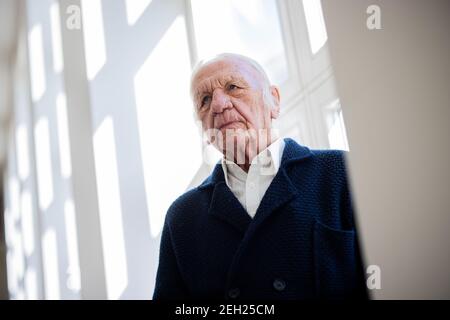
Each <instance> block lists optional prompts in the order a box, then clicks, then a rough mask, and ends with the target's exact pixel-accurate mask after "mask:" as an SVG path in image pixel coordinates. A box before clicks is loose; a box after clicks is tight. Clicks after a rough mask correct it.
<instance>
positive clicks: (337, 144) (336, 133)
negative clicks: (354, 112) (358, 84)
mask: <svg viewBox="0 0 450 320" xmlns="http://www.w3.org/2000/svg"><path fill="white" fill-rule="evenodd" d="M326 121H327V127H328V141H329V144H330V148H332V149H339V150H346V151H348V150H349V147H348V141H347V133H346V130H345V124H344V117H343V115H342V109H341V105H340V104H339V100H336V101H335V102H333V103H332V104H331V105H330V106H329V107H328V108H327V117H326Z"/></svg>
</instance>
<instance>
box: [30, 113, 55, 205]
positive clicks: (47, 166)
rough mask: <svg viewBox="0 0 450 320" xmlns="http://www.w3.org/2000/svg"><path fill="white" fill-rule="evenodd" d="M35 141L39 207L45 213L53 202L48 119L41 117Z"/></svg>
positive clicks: (35, 131) (37, 125) (36, 127)
mask: <svg viewBox="0 0 450 320" xmlns="http://www.w3.org/2000/svg"><path fill="white" fill-rule="evenodd" d="M34 139H35V145H36V167H37V178H38V179H37V180H38V190H39V206H40V208H41V209H42V211H45V210H47V209H48V207H49V205H50V203H51V202H52V201H53V175H52V161H51V153H50V134H49V128H48V119H47V118H44V117H41V118H39V120H38V121H37V123H36V125H35V128H34Z"/></svg>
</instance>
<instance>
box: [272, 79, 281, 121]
mask: <svg viewBox="0 0 450 320" xmlns="http://www.w3.org/2000/svg"><path fill="white" fill-rule="evenodd" d="M270 95H271V96H272V97H271V98H272V101H273V105H272V109H271V110H270V116H271V117H272V119H277V118H278V117H279V115H280V90H279V89H278V87H277V86H270Z"/></svg>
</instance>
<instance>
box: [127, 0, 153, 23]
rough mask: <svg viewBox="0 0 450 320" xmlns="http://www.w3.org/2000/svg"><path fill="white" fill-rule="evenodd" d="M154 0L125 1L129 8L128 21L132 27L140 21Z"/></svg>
mask: <svg viewBox="0 0 450 320" xmlns="http://www.w3.org/2000/svg"><path fill="white" fill-rule="evenodd" d="M151 2H152V0H125V5H126V8H127V21H128V24H129V25H130V26H132V25H134V24H135V23H136V21H138V20H139V18H140V17H141V15H142V14H143V13H144V12H145V9H147V7H148V6H149V5H150V3H151Z"/></svg>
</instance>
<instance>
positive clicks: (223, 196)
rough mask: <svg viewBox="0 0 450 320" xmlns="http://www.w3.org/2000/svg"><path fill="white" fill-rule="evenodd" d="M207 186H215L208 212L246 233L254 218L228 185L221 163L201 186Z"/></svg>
mask: <svg viewBox="0 0 450 320" xmlns="http://www.w3.org/2000/svg"><path fill="white" fill-rule="evenodd" d="M205 187H212V188H213V193H212V198H211V204H210V206H209V212H208V213H209V214H210V215H212V216H214V217H216V218H218V219H220V220H222V221H225V222H227V223H229V224H230V225H231V226H233V227H234V228H236V229H237V230H238V231H239V232H240V233H241V234H244V233H245V231H246V230H247V227H248V225H249V223H250V222H251V221H252V218H250V216H249V215H248V213H247V211H245V209H244V208H243V207H242V205H241V203H240V202H239V200H238V199H237V198H236V197H235V195H234V194H233V192H231V190H230V189H229V188H228V186H227V185H226V183H225V178H224V173H223V170H222V166H221V165H220V163H219V164H217V165H216V167H215V168H214V171H213V173H212V174H211V177H210V179H209V181H208V182H207V183H206V184H204V185H202V186H201V188H205Z"/></svg>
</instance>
